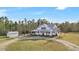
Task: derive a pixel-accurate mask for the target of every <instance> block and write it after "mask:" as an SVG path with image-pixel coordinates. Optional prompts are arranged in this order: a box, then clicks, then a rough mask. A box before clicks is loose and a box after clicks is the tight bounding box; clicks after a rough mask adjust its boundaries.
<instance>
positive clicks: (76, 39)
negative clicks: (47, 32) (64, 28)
mask: <svg viewBox="0 0 79 59" xmlns="http://www.w3.org/2000/svg"><path fill="white" fill-rule="evenodd" d="M58 38H59V39H62V40H67V41H69V42H72V43H74V44H77V45H79V33H73V32H71V33H62V34H60V36H59V37H58Z"/></svg>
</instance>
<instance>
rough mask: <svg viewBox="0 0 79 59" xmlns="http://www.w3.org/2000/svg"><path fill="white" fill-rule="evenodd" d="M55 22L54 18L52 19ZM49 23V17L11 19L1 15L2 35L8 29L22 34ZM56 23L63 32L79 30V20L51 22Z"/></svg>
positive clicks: (0, 29)
mask: <svg viewBox="0 0 79 59" xmlns="http://www.w3.org/2000/svg"><path fill="white" fill-rule="evenodd" d="M52 22H53V20H52ZM44 23H46V24H49V23H50V22H49V21H47V19H38V20H37V21H35V19H32V20H27V19H26V18H24V20H21V21H20V20H19V21H15V22H14V21H12V20H9V19H8V17H6V16H5V17H0V35H5V34H6V33H7V32H8V31H19V33H20V34H25V33H29V32H30V31H31V30H33V29H35V28H37V27H38V26H39V25H41V24H44ZM50 24H56V25H57V26H58V27H59V29H60V30H61V32H79V22H74V23H69V22H68V21H66V22H64V23H50Z"/></svg>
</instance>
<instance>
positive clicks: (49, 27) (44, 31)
mask: <svg viewBox="0 0 79 59" xmlns="http://www.w3.org/2000/svg"><path fill="white" fill-rule="evenodd" d="M59 32H60V30H59V28H57V26H56V25H55V24H43V25H40V26H39V27H38V28H36V29H34V30H32V32H31V35H38V36H57V35H58V33H59Z"/></svg>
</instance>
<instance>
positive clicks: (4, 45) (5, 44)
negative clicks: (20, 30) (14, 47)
mask: <svg viewBox="0 0 79 59" xmlns="http://www.w3.org/2000/svg"><path fill="white" fill-rule="evenodd" d="M17 40H18V38H16V39H12V40H8V41H5V42H3V43H0V51H5V49H6V47H7V46H8V45H10V44H12V43H14V42H16V41H17Z"/></svg>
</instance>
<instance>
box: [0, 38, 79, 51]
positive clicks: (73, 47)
mask: <svg viewBox="0 0 79 59" xmlns="http://www.w3.org/2000/svg"><path fill="white" fill-rule="evenodd" d="M32 38H33V37H32ZM29 39H30V38H29ZM47 39H48V38H47ZM17 40H19V38H16V39H12V40H8V41H5V42H3V43H0V51H5V49H6V47H7V46H8V45H10V44H12V43H14V42H16V41H17ZM50 40H53V41H55V42H58V43H60V44H63V45H65V46H66V47H67V48H68V49H69V50H71V51H79V46H77V45H76V44H74V43H71V42H68V41H65V40H60V39H56V38H50Z"/></svg>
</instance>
